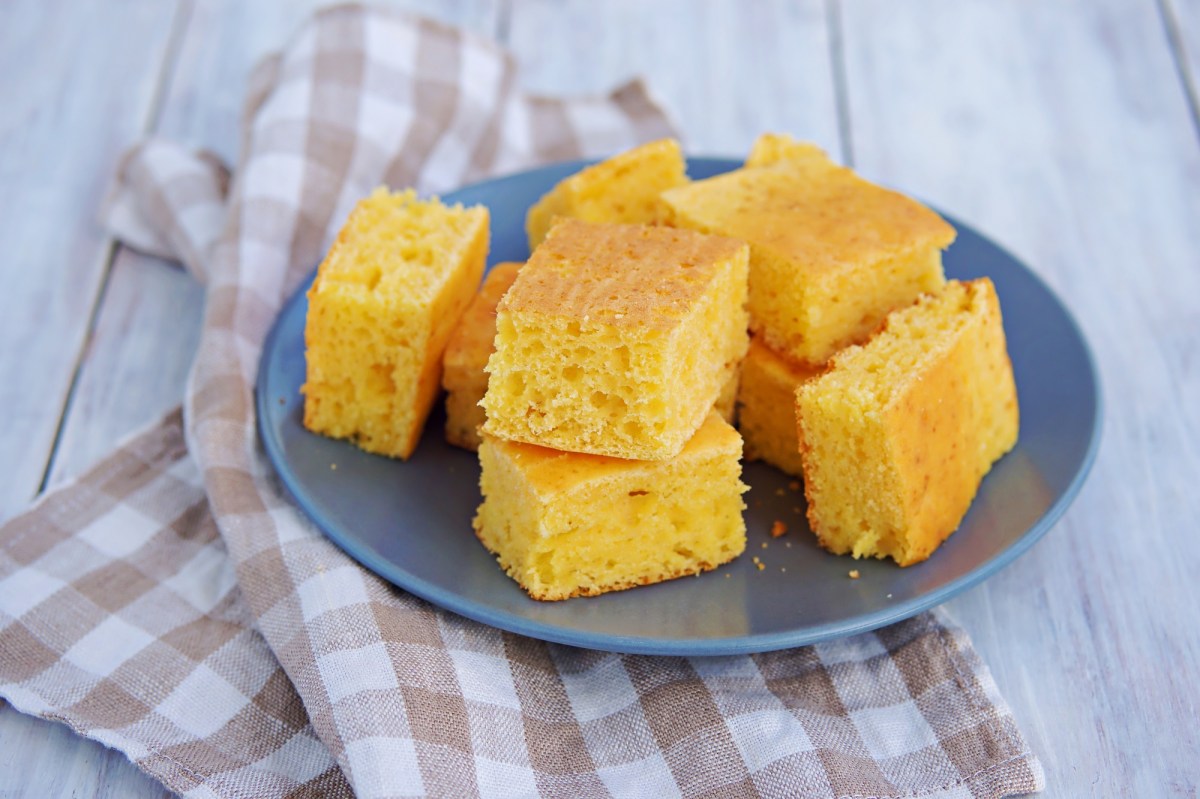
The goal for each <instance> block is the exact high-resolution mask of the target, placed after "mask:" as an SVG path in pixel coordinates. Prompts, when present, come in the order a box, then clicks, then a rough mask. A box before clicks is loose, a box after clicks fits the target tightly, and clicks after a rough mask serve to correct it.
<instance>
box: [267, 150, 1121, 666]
mask: <svg viewBox="0 0 1200 799" xmlns="http://www.w3.org/2000/svg"><path fill="white" fill-rule="evenodd" d="M688 164H689V166H688V168H689V172H690V173H691V175H692V176H693V177H695V178H702V177H708V176H710V175H714V174H718V173H720V172H725V171H727V170H729V169H732V168H734V167H736V166H738V162H736V161H732V160H727V159H716V158H693V159H690V160H689V162H688ZM583 165H584V164H583V162H574V163H566V164H558V165H555V166H549V167H545V168H542V169H535V170H532V171H530V172H523V173H521V174H517V175H511V176H509V177H503V178H498V179H495V180H489V181H485V182H483V183H479V184H476V185H473V186H468V187H467V188H464V189H461V190H459V191H456V192H453V193H451V194H448V195H446V196H445V198H444V199H445V200H446V201H449V202H462V203H465V204H475V203H482V204H483V205H486V206H488V208H489V209H490V210H491V214H492V250H491V258H490V263H496V262H498V261H510V260H511V261H520V260H524V259H525V258H527V257H528V254H529V252H528V248H527V246H526V242H525V228H524V222H525V211H526V209H527V208H528V207H529V206H530V205H531V204H532V203H533V202H535V201H536V200H537V199H538V198H539V197H541V195H542V194H544V193H545V192H546V191H548V190H549V189H550V188H551V187H552V186H553V185H554V184H555V183H556V182H558V181H559V180H561V179H562V178H563V177H565V176H567V175H569V174H571V173H573V172H575V171H577V170H578V169H580V168H581V167H582V166H583ZM950 221H951V222H952V223H953V224H954V225H955V226H956V227H957V228H958V239H957V240H956V241H955V243H954V245H953V246H952V247H951V248H950V249H949V250H948V251H947V252H946V256H945V265H946V273H947V275H948V276H950V277H956V278H963V279H969V278H974V277H979V276H981V275H987V276H989V277H991V278H992V280H993V281H994V282H995V284H996V289H997V291H998V292H999V296H1000V303H1001V307H1002V310H1003V313H1004V326H1005V330H1006V332H1007V334H1008V346H1009V352H1010V354H1011V356H1012V362H1013V369H1014V370H1015V373H1016V381H1017V390H1018V394H1019V398H1020V405H1021V435H1020V440H1019V442H1018V443H1017V446H1016V448H1015V449H1014V450H1013V451H1012V452H1011V453H1009V454H1008V455H1006V456H1005V457H1004V458H1003V459H1001V460H1000V462H999V463H997V464H996V466H995V468H993V469H992V471H991V473H989V474H988V476H987V477H986V478H985V479H984V481H983V485H982V486H981V487H980V490H979V494H978V495H977V497H976V499H975V502H974V504H973V505H972V507H971V509H970V511H969V512H968V513H967V516H966V518H965V519H964V520H963V523H962V526H961V527H960V528H959V530H958V532H956V533H955V534H954V535H953V536H951V537H950V539H949V540H948V541H946V543H945V544H943V545H942V547H941V548H940V549H939V550H938V551H937V552H936V553H935V554H934V555H933V557H931V558H930V559H929V560H927V561H925V562H924V563H921V564H918V565H916V566H910V567H909V568H907V569H901V568H898V567H897V566H895V564H893V563H891V562H890V561H887V562H883V561H874V560H872V561H855V560H852V559H850V558H848V557H836V556H833V555H829V554H827V553H825V552H824V551H822V550H821V549H819V548H818V547H817V545H816V542H815V540H814V538H813V536H812V535H811V533H810V532H809V531H808V527H807V525H806V523H805V519H804V500H803V492H802V491H797V490H795V489H792V488H790V487H789V483H791V478H789V477H788V476H786V475H784V474H783V473H781V472H779V471H777V470H775V469H773V468H772V467H769V466H766V465H763V464H761V463H752V464H748V465H747V466H746V469H745V473H744V479H745V481H746V482H747V483H749V485H750V486H751V490H750V492H749V493H748V494H747V495H746V502H747V504H748V506H749V507H748V508H747V510H746V526H747V529H748V535H749V543H748V546H747V550H746V554H745V555H743V556H742V557H740V558H738V559H737V560H736V561H734V562H733V563H731V564H729V565H727V566H723V567H721V568H720V569H717V570H716V571H713V572H708V573H706V574H704V575H702V576H700V577H688V578H682V579H678V580H674V581H671V582H667V583H662V584H659V585H652V586H646V587H642V588H636V589H633V590H630V591H621V592H617V593H613V594H606V595H604V596H599V597H592V598H581V599H571V600H567V601H564V602H536V601H534V600H532V599H529V598H528V597H527V596H526V595H525V593H524V592H523V591H521V589H520V588H519V587H518V586H517V584H516V583H515V582H513V581H512V580H510V579H509V578H508V577H507V576H505V574H504V573H503V572H502V571H501V570H500V568H499V567H498V566H497V565H496V562H495V560H494V559H493V558H492V556H491V555H490V554H488V552H487V551H486V550H485V549H484V548H483V546H482V545H480V543H479V542H478V541H477V540H476V538H475V536H474V534H473V533H472V530H471V518H472V516H473V515H474V513H475V508H476V506H477V505H478V504H479V501H480V496H479V489H478V481H479V466H478V463H477V461H476V459H475V456H474V455H473V454H471V453H469V452H465V451H463V450H459V449H455V448H454V447H450V446H448V445H447V444H446V443H445V441H444V439H443V436H442V428H443V424H444V421H445V417H444V415H443V413H442V412H441V410H440V408H439V410H437V411H435V412H434V414H433V415H432V416H431V417H430V419H429V423H428V425H427V427H426V431H425V435H424V437H423V438H422V441H421V444H420V447H419V448H418V449H417V451H416V453H415V454H414V455H413V457H412V458H411V459H410V460H409V461H408V462H400V461H394V460H389V459H386V458H381V457H378V456H374V455H368V454H366V453H364V452H361V451H359V450H358V449H355V448H354V447H353V446H351V445H349V444H347V443H344V442H340V441H333V440H330V439H326V438H322V437H320V436H316V435H312V434H311V433H308V432H307V431H306V430H304V428H303V426H302V425H301V416H302V411H303V402H302V400H301V397H300V394H299V388H300V385H301V384H302V383H303V382H304V319H305V314H306V312H307V301H306V298H305V296H304V291H303V289H302V290H301V291H299V292H297V293H296V295H295V296H294V297H293V298H292V299H291V300H290V301H289V302H288V303H287V305H286V306H285V307H284V308H283V311H282V312H281V313H280V316H279V319H278V320H277V321H276V323H275V326H274V328H273V329H272V331H271V333H270V335H269V336H268V338H267V340H266V344H265V348H264V351H263V356H262V362H261V364H260V366H259V375H258V389H257V405H258V418H259V426H260V431H261V434H262V439H263V444H264V446H265V448H266V452H267V456H268V457H269V458H270V460H271V461H272V463H274V465H275V468H276V469H277V470H278V473H279V476H280V478H281V479H282V481H283V484H284V485H285V486H286V487H287V488H288V490H289V491H290V492H291V493H292V495H293V496H294V497H295V500H296V502H297V503H298V504H299V505H300V507H301V508H303V509H304V511H305V512H306V513H307V514H308V515H309V516H311V517H312V519H313V520H314V521H315V522H316V523H317V525H318V526H319V527H320V528H321V529H322V530H324V532H325V534H326V535H328V536H329V538H330V539H332V540H333V541H334V542H335V543H336V544H337V545H338V546H340V547H341V548H342V549H344V550H345V551H346V552H347V553H348V554H349V555H350V556H351V557H353V558H354V559H356V560H357V561H358V562H360V563H361V564H363V565H364V566H365V567H367V568H368V569H370V570H371V571H373V572H375V573H376V574H378V575H379V576H381V577H383V578H384V579H386V580H389V581H390V582H392V583H394V584H395V585H397V586H399V587H400V588H403V589H405V590H407V591H410V592H412V593H414V594H416V595H417V596H421V597H424V598H425V599H427V600H429V601H430V602H432V603H434V604H435V605H440V606H441V607H443V608H446V609H448V610H452V611H454V612H456V613H459V614H462V615H463V616H466V617H468V618H472V619H476V620H478V621H481V622H484V623H486V624H490V625H493V626H495V627H499V628H501V629H504V630H510V631H512V632H515V633H520V634H522V635H528V636H532V637H534V638H541V639H544V640H547V641H557V642H560V643H564V644H572V645H575V646H583V647H592V648H595V649H607V650H613V651H617V652H636V653H646V654H661V655H727V654H735V653H744V652H761V651H767V650H772V649H782V648H785V647H792V646H799V645H801V644H811V643H814V642H816V641H821V640H825V639H829V638H835V637H838V636H843V635H849V634H851V633H857V632H862V631H864V630H870V629H874V628H876V627H881V626H883V625H885V624H890V623H892V622H895V621H899V620H901V619H904V618H907V617H909V616H912V615H914V614H916V613H918V612H920V611H922V610H925V609H927V608H931V607H933V606H934V605H937V604H939V603H941V602H945V601H946V600H947V599H950V598H951V597H953V596H954V595H955V594H957V593H959V592H960V591H963V590H965V589H967V588H970V587H971V586H973V585H975V584H976V583H978V582H980V581H981V580H983V579H985V578H987V577H988V576H990V575H992V574H994V573H995V572H996V571H998V570H999V569H1000V568H1001V567H1003V566H1005V565H1006V564H1008V563H1011V562H1012V561H1013V560H1014V559H1015V558H1016V557H1017V556H1018V555H1020V554H1021V553H1023V552H1025V551H1026V550H1027V549H1029V548H1030V547H1031V546H1033V544H1034V542H1036V541H1037V540H1038V539H1039V538H1041V537H1042V535H1044V534H1045V533H1046V531H1047V530H1049V529H1050V527H1051V526H1053V525H1054V523H1055V522H1056V521H1057V520H1058V518H1059V517H1060V516H1062V514H1063V511H1065V510H1066V508H1067V506H1068V505H1069V504H1070V502H1071V500H1072V499H1073V498H1074V497H1075V494H1076V493H1077V492H1078V490H1079V488H1080V486H1081V485H1082V483H1083V481H1084V478H1085V477H1086V475H1087V472H1088V470H1089V468H1090V467H1091V464H1092V460H1093V458H1094V457H1095V454H1096V448H1097V444H1098V441H1099V429H1100V397H1099V393H1098V390H1097V380H1096V370H1095V367H1094V366H1093V363H1092V358H1091V354H1090V353H1089V352H1088V348H1087V345H1086V344H1085V343H1084V340H1083V337H1082V335H1081V334H1080V332H1079V328H1078V327H1077V326H1076V325H1075V323H1074V321H1073V320H1072V319H1071V317H1070V315H1069V314H1068V313H1067V311H1066V310H1065V309H1064V308H1063V306H1062V304H1061V303H1060V302H1059V301H1058V300H1057V299H1056V298H1055V297H1054V295H1053V294H1052V293H1051V292H1050V290H1049V289H1048V288H1047V287H1046V285H1045V284H1044V283H1042V282H1041V281H1040V280H1039V279H1038V278H1037V277H1036V276H1035V275H1034V274H1033V273H1032V272H1031V271H1030V270H1029V269H1028V268H1026V267H1025V266H1023V265H1022V264H1021V263H1020V262H1019V261H1017V260H1016V259H1015V258H1014V257H1013V256H1012V255H1010V254H1009V253H1007V252H1005V251H1004V250H1002V249H1001V248H1000V247H998V246H997V245H995V244H994V243H992V242H991V241H989V240H987V239H986V238H984V237H983V236H981V235H980V234H978V233H976V232H975V231H973V230H971V229H970V228H969V227H967V226H966V225H964V224H962V223H959V222H955V221H954V220H953V219H951V220H950ZM305 288H307V286H306V287H305ZM439 406H440V403H439ZM335 464H336V469H334V468H333V466H334V465H335ZM776 519H781V520H783V521H784V522H786V523H787V525H788V528H789V530H790V532H789V533H788V535H787V536H785V537H783V538H779V539H773V538H771V537H770V534H769V531H770V529H771V525H772V523H773V522H774V521H775V520H776ZM764 546H765V548H764ZM756 555H757V556H758V557H759V559H760V560H761V561H762V562H763V563H764V564H766V568H765V570H762V571H760V570H759V569H757V568H756V567H755V564H754V563H753V562H752V560H751V559H752V557H754V556H756ZM852 568H853V569H858V571H859V572H860V574H861V578H860V579H858V580H851V579H848V577H847V573H848V572H849V570H850V569H852Z"/></svg>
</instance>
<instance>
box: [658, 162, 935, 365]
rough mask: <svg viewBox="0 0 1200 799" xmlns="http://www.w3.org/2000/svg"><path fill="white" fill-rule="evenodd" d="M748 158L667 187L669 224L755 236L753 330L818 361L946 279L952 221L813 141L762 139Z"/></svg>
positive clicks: (796, 356)
mask: <svg viewBox="0 0 1200 799" xmlns="http://www.w3.org/2000/svg"><path fill="white" fill-rule="evenodd" d="M751 160H752V161H753V162H755V163H760V164H762V165H761V166H749V167H744V168H742V169H737V170H734V171H732V172H728V173H725V174H723V175H717V176H715V177H712V178H708V179H706V180H701V181H695V182H693V183H689V184H688V185H686V186H681V187H678V188H675V189H671V190H669V191H666V192H664V193H663V195H662V196H663V202H664V207H665V209H666V211H665V216H664V221H666V222H667V223H669V224H673V225H677V226H680V227H689V228H693V229H696V230H700V231H703V232H706V233H714V234H717V235H722V236H730V237H733V238H737V239H742V240H744V241H746V242H749V244H750V300H749V308H750V327H751V330H752V331H754V332H757V333H761V334H762V335H763V337H764V339H765V341H766V343H767V344H768V345H769V346H770V347H771V348H772V349H773V350H775V351H776V352H779V353H782V354H784V355H786V356H788V357H789V358H792V359H793V360H796V361H800V362H804V363H811V364H820V363H824V362H825V361H827V360H828V359H829V358H830V357H831V356H832V355H833V353H835V352H836V351H837V350H839V349H841V348H843V347H845V346H847V345H849V344H853V343H860V342H861V341H863V340H865V339H866V338H867V337H868V336H869V335H870V334H871V332H872V331H874V330H875V329H876V328H877V327H878V326H879V324H880V323H881V322H882V321H883V318H884V317H885V316H886V315H887V314H888V312H889V311H892V310H894V309H895V308H899V307H903V306H905V305H908V304H910V303H912V302H913V301H915V300H916V298H917V297H918V296H919V295H921V294H922V293H927V292H932V291H936V290H938V289H939V288H941V286H942V285H943V284H944V282H945V278H944V276H943V273H942V259H941V251H942V250H943V249H944V248H945V247H947V246H949V245H950V243H951V242H952V241H953V240H954V236H955V231H954V228H953V227H951V226H950V225H949V224H948V223H947V222H946V221H945V220H943V219H942V218H941V217H940V216H938V215H937V214H936V213H934V212H933V211H931V210H929V209H928V208H926V207H924V206H923V205H921V204H920V203H918V202H916V201H915V200H912V199H909V198H908V197H905V196H903V195H901V194H898V193H896V192H894V191H890V190H888V189H884V188H882V187H880V186H876V185H874V184H872V183H869V182H868V181H866V180H863V179H862V178H860V177H858V176H857V175H855V174H854V173H853V172H852V171H851V170H849V169H846V168H844V167H840V166H838V165H836V164H834V163H833V162H831V161H829V160H828V159H826V158H825V157H824V156H823V154H821V153H820V151H819V150H818V149H817V148H815V147H812V146H811V145H801V144H799V143H794V142H793V143H790V144H788V143H786V142H784V143H780V142H776V143H774V144H767V143H762V142H760V143H759V145H757V146H756V152H755V153H752V154H751Z"/></svg>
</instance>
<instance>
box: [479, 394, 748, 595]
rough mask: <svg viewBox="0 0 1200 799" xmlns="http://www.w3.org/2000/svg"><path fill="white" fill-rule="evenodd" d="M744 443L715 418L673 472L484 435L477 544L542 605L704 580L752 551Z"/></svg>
mask: <svg viewBox="0 0 1200 799" xmlns="http://www.w3.org/2000/svg"><path fill="white" fill-rule="evenodd" d="M741 453H742V439H741V437H740V436H739V435H738V433H737V431H736V430H734V429H733V428H732V427H730V426H729V425H728V424H727V423H726V422H725V421H723V420H722V419H721V418H720V416H719V415H718V414H717V413H715V412H711V413H710V414H709V415H708V417H707V418H706V419H705V421H704V423H703V424H702V425H701V426H700V429H699V430H698V431H697V432H696V434H695V435H694V436H692V437H691V439H690V440H689V441H688V442H687V445H686V446H685V447H684V448H683V450H682V451H681V452H680V453H679V454H678V455H677V456H675V457H674V458H672V459H670V460H665V461H634V460H623V459H620V458H609V457H604V456H601V455H582V454H577V453H569V452H560V451H557V450H552V449H547V448H545V447H539V446H535V445H532V444H520V443H516V442H512V441H504V440H501V439H497V438H493V437H491V436H489V435H486V434H485V435H484V436H483V443H482V444H481V445H480V447H479V462H480V465H481V467H482V473H481V476H480V488H481V489H482V491H483V497H484V499H483V504H482V505H481V506H480V508H479V512H478V514H477V515H476V517H475V522H474V527H475V534H476V535H477V536H478V537H479V540H480V541H482V542H483V545H484V546H485V547H487V548H488V550H490V551H491V552H492V553H493V554H495V555H496V556H497V558H498V559H499V561H500V565H501V567H502V568H503V569H504V570H505V571H506V572H507V573H508V575H509V576H510V577H512V578H513V579H514V580H516V581H517V582H518V583H520V585H521V587H522V588H524V589H525V591H526V592H528V594H529V595H530V596H531V597H533V598H534V599H540V600H555V599H567V598H570V597H574V596H593V595H595V594H600V593H604V592H606V591H619V590H621V589H625V588H632V587H634V586H638V585H648V584H650V583H657V582H662V581H663V580H670V579H672V578H675V577H682V576H684V575H689V574H698V573H700V572H701V571H705V570H709V569H713V568H716V567H717V566H719V565H720V564H722V563H726V562H728V561H730V560H733V559H734V558H735V557H737V556H738V555H739V554H741V553H742V551H743V550H744V549H745V547H746V525H745V522H744V521H743V520H742V509H743V508H744V507H745V504H744V503H743V502H742V492H744V491H745V490H746V486H745V485H743V483H742V482H741V464H740V463H739V459H740V457H741Z"/></svg>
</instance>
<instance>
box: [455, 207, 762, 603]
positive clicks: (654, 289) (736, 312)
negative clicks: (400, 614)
mask: <svg viewBox="0 0 1200 799" xmlns="http://www.w3.org/2000/svg"><path fill="white" fill-rule="evenodd" d="M748 263H749V250H748V248H747V246H746V245H745V244H744V243H742V242H740V241H736V240H732V239H727V238H722V237H718V236H710V235H705V234H702V233H697V232H695V231H690V230H682V229H672V228H667V227H650V226H645V225H625V224H596V223H588V222H583V221H580V220H577V219H569V218H568V219H561V220H560V221H558V223H557V224H556V225H555V226H554V227H553V228H551V230H550V232H549V234H548V235H547V236H546V238H545V239H544V240H543V241H542V242H541V244H539V245H538V246H537V248H536V249H535V250H534V251H533V254H532V255H531V257H530V259H529V261H528V263H526V264H525V266H524V267H522V269H521V271H520V272H519V273H518V275H517V278H516V281H515V282H514V283H513V285H512V287H511V288H510V289H509V290H508V293H507V294H505V296H504V298H503V299H502V300H501V301H500V304H499V306H498V308H497V313H496V338H495V352H494V353H493V354H492V356H491V358H490V360H489V361H488V365H487V372H488V387H487V393H486V394H485V396H484V399H483V408H484V410H485V412H486V415H487V421H486V423H485V424H484V425H483V429H482V433H483V435H482V442H481V444H480V447H479V461H480V465H481V467H482V475H481V478H480V484H481V488H482V491H483V497H484V500H483V504H482V505H481V506H480V508H479V512H478V514H477V516H476V518H475V532H476V534H477V535H478V536H479V539H480V541H482V542H483V544H484V546H486V547H487V548H488V549H489V550H491V551H492V552H493V553H494V554H495V555H496V556H497V558H498V559H499V561H500V564H501V566H502V567H503V568H504V569H505V570H506V571H507V572H508V574H509V575H510V576H512V577H513V578H514V579H515V580H516V581H517V582H518V583H520V584H521V586H522V587H524V588H525V590H526V591H528V592H529V594H530V595H531V596H533V597H534V598H536V599H543V600H552V599H565V598H568V597H572V596H580V595H584V596H587V595H594V594H599V593H602V592H605V591H613V590H619V589H623V588H630V587H632V586H636V585H645V584H648V583H654V582H660V581H662V580H667V579H671V578H673V577H679V576H682V575H687V574H696V573H699V572H700V571H703V570H707V569H712V568H715V567H716V566H718V565H720V564H722V563H725V562H727V561H729V560H732V559H733V558H734V557H736V556H737V555H739V554H740V553H741V552H742V551H743V549H744V548H745V541H746V538H745V523H744V521H743V520H742V509H743V507H744V506H743V503H742V499H741V495H742V492H743V491H744V490H745V486H744V485H743V484H742V482H741V479H740V475H741V465H740V459H741V452H742V440H741V437H740V436H739V435H738V433H737V431H736V430H734V429H733V428H732V427H731V426H730V425H729V424H728V423H727V422H726V421H724V419H722V418H721V416H720V414H719V413H717V412H716V411H715V410H714V405H715V404H716V402H717V399H718V397H719V395H720V393H721V390H722V388H723V387H724V386H725V385H726V384H727V382H728V381H729V379H730V375H731V374H732V373H734V372H735V370H736V365H737V363H738V362H739V361H740V360H741V359H742V356H743V354H744V353H745V350H746V346H747V334H746V328H747V322H748V320H747V314H746V310H745V303H746V292H747V271H748Z"/></svg>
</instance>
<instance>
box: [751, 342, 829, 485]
mask: <svg viewBox="0 0 1200 799" xmlns="http://www.w3.org/2000/svg"><path fill="white" fill-rule="evenodd" d="M820 372H821V369H820V368H819V367H814V366H806V365H802V364H801V365H798V364H796V363H793V362H792V361H789V360H788V359H787V358H784V357H783V356H782V355H780V354H778V353H777V352H775V351H773V350H772V349H771V348H770V347H768V346H767V345H766V344H764V343H763V340H762V337H761V336H752V337H751V338H750V349H749V350H747V351H746V359H745V360H744V361H742V380H741V385H740V386H739V388H738V429H739V430H740V431H741V433H742V438H744V439H745V440H746V460H748V461H752V460H762V461H766V462H767V463H769V464H771V465H772V466H774V467H776V468H777V469H781V470H783V471H784V472H786V473H787V474H790V475H792V476H794V477H801V476H803V474H804V469H803V466H802V465H801V463H800V441H799V438H797V436H796V389H797V388H799V387H800V385H801V384H802V383H804V381H805V380H809V379H811V378H812V377H814V376H816V375H818V374H820Z"/></svg>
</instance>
